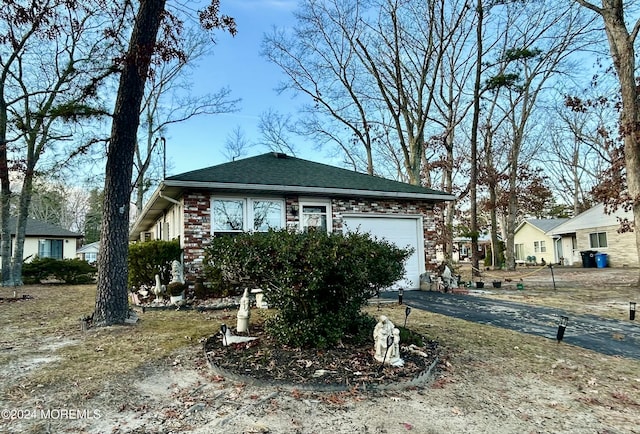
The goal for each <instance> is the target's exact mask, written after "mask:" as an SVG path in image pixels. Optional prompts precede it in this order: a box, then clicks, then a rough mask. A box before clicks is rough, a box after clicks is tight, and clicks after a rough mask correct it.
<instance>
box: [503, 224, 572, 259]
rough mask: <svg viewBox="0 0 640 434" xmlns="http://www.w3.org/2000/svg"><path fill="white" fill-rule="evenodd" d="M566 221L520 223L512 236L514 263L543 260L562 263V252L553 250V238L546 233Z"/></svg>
mask: <svg viewBox="0 0 640 434" xmlns="http://www.w3.org/2000/svg"><path fill="white" fill-rule="evenodd" d="M568 220H569V219H525V220H524V221H523V222H522V223H520V224H519V225H518V227H517V228H516V230H515V232H514V236H513V244H514V249H515V252H514V253H515V259H516V263H518V264H525V263H530V262H534V263H542V262H543V260H544V262H547V263H554V264H557V263H560V262H562V261H563V260H564V259H562V260H561V259H560V258H563V254H562V251H558V249H556V248H554V240H553V237H551V235H549V234H548V232H549V231H550V230H552V229H553V228H555V227H557V226H559V225H561V224H563V223H565V222H567V221H568ZM534 258H535V259H534Z"/></svg>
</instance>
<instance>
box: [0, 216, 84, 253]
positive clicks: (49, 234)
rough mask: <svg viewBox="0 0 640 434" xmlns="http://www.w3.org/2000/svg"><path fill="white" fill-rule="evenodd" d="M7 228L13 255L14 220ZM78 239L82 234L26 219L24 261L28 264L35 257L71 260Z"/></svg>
mask: <svg viewBox="0 0 640 434" xmlns="http://www.w3.org/2000/svg"><path fill="white" fill-rule="evenodd" d="M9 227H10V228H11V254H13V252H14V248H15V236H16V233H15V227H16V223H15V219H14V218H12V219H11V221H10V222H9ZM80 238H82V234H79V233H76V232H71V231H68V230H66V229H63V228H61V227H59V226H56V225H52V224H50V223H46V222H43V221H40V220H35V219H27V227H26V232H25V240H24V260H25V261H26V262H29V261H31V260H32V259H33V258H35V257H36V256H39V257H41V258H54V259H73V258H75V257H76V245H77V242H78V240H79V239H80ZM0 260H1V259H0Z"/></svg>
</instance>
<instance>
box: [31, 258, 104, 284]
mask: <svg viewBox="0 0 640 434" xmlns="http://www.w3.org/2000/svg"><path fill="white" fill-rule="evenodd" d="M96 272H97V269H96V267H94V266H93V265H91V264H89V263H87V262H86V261H83V260H80V259H53V258H40V257H36V258H34V259H33V260H32V261H31V262H25V263H24V264H23V265H22V281H23V282H24V283H26V284H37V283H40V282H42V281H43V280H57V281H60V282H64V283H67V284H69V285H80V284H86V283H92V282H94V280H95V275H96Z"/></svg>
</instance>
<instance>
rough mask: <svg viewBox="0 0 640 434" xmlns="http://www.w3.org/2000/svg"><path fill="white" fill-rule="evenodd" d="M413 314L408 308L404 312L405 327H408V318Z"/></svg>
mask: <svg viewBox="0 0 640 434" xmlns="http://www.w3.org/2000/svg"><path fill="white" fill-rule="evenodd" d="M410 313H411V307H410V306H407V308H406V309H405V310H404V326H405V328H406V327H407V318H409V314H410Z"/></svg>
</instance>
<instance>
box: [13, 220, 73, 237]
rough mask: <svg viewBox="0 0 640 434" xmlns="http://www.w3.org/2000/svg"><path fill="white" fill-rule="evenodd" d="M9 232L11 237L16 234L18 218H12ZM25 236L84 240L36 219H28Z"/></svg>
mask: <svg viewBox="0 0 640 434" xmlns="http://www.w3.org/2000/svg"><path fill="white" fill-rule="evenodd" d="M9 230H10V231H11V235H13V236H15V234H16V218H15V217H11V219H10V220H9ZM25 235H26V236H28V237H60V238H82V234H79V233H77V232H72V231H68V230H66V229H63V228H61V227H60V226H56V225H53V224H51V223H47V222H43V221H40V220H35V219H30V218H28V219H27V227H26V232H25Z"/></svg>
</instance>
